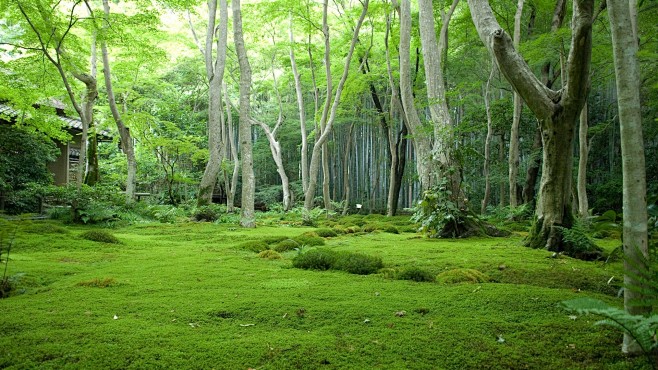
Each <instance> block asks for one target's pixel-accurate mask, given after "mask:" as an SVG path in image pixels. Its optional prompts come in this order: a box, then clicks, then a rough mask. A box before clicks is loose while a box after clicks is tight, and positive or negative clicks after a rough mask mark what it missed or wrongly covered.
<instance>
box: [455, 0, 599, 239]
mask: <svg viewBox="0 0 658 370" xmlns="http://www.w3.org/2000/svg"><path fill="white" fill-rule="evenodd" d="M468 4H469V7H470V9H471V16H472V17H473V22H474V23H475V26H476V29H477V30H478V34H479V35H480V38H481V39H482V41H483V42H484V44H485V46H486V47H487V48H488V49H489V51H490V52H491V54H492V55H493V56H494V58H495V59H496V61H497V63H498V67H499V69H500V71H501V72H502V73H503V75H504V76H505V77H506V78H507V80H508V81H509V82H510V83H511V85H512V86H513V87H514V89H515V90H516V91H517V92H518V93H519V95H521V97H522V98H523V100H524V101H525V102H526V104H527V105H528V107H529V108H530V110H532V112H533V113H534V114H535V116H537V118H538V119H539V121H540V128H541V130H542V141H543V144H544V149H543V152H542V158H543V167H542V181H541V184H540V191H539V192H540V194H539V203H538V206H537V210H536V216H537V220H536V223H535V225H534V226H533V228H532V231H531V234H530V235H529V237H528V240H527V245H528V246H530V247H534V248H547V249H549V250H553V251H562V250H564V249H565V248H566V247H567V245H566V243H565V240H564V238H563V237H562V232H561V229H560V228H561V227H564V228H571V227H572V225H573V213H572V211H571V174H572V162H571V161H572V158H573V147H572V143H573V138H574V132H575V126H576V125H575V122H576V119H577V118H578V115H579V114H580V110H581V109H582V107H583V105H584V103H585V100H586V97H587V87H588V83H589V66H590V59H591V50H592V17H593V10H594V1H593V0H575V1H574V4H573V19H572V40H571V47H570V50H569V57H568V60H567V63H566V76H567V81H566V83H565V84H564V87H563V89H561V90H559V91H554V90H551V89H549V88H548V87H546V86H545V85H544V84H543V83H542V82H541V81H540V80H539V79H538V78H537V77H536V76H535V75H534V74H533V73H532V70H531V69H530V68H529V67H528V65H527V64H526V62H525V60H524V59H523V57H522V56H521V55H520V54H519V53H518V52H517V51H516V50H515V49H514V47H513V44H512V40H511V39H510V37H509V35H507V33H505V31H504V30H503V29H502V28H501V27H500V25H498V22H497V21H496V18H495V17H494V15H493V12H492V10H491V7H490V6H489V3H488V2H487V1H486V0H469V1H468ZM567 252H573V251H567Z"/></svg>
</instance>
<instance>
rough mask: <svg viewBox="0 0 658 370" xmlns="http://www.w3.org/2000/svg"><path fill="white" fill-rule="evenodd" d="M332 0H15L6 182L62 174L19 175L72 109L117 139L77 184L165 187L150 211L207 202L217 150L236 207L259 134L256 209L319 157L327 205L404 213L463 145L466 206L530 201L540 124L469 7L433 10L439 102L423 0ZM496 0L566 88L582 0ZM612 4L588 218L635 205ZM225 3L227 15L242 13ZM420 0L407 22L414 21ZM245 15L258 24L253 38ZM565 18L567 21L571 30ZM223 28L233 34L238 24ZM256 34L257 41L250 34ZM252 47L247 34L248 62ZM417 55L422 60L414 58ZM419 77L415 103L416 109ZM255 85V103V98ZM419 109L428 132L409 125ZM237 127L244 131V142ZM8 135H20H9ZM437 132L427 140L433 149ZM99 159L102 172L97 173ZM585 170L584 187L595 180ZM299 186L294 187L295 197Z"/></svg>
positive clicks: (586, 122) (600, 75) (6, 93)
mask: <svg viewBox="0 0 658 370" xmlns="http://www.w3.org/2000/svg"><path fill="white" fill-rule="evenodd" d="M419 3H422V1H421V2H419ZM325 4H326V5H325ZM325 4H323V3H320V2H317V1H295V2H291V1H276V0H272V1H244V3H243V4H241V5H240V4H239V2H237V4H236V2H235V1H234V2H233V4H226V3H225V2H222V1H220V4H219V5H218V4H217V1H208V3H207V4H206V3H204V2H201V1H192V0H188V1H185V0H166V1H165V0H160V1H110V2H108V1H107V0H104V1H103V2H101V1H48V0H32V1H8V0H2V1H0V13H1V14H2V17H1V20H0V72H1V73H0V80H1V83H0V100H1V101H3V102H4V103H6V104H8V105H10V106H12V107H14V108H15V109H17V110H20V111H21V112H24V116H23V117H24V119H23V120H21V122H20V124H19V125H18V126H20V130H22V131H21V132H23V133H21V134H20V135H24V137H23V136H21V137H18V136H15V135H18V134H11V135H14V136H11V135H10V133H8V131H7V130H9V129H7V128H4V127H3V128H2V129H3V134H2V135H3V140H2V141H3V144H2V145H3V149H2V152H1V153H0V154H2V158H0V160H2V161H3V163H2V165H0V167H1V168H2V171H0V175H1V176H2V179H1V180H2V192H3V193H4V195H5V196H7V197H10V196H11V194H15V193H17V192H20V191H23V190H25V189H26V188H29V184H30V183H34V182H36V183H38V182H42V183H47V181H48V180H47V177H48V175H47V174H46V173H44V171H42V172H39V173H38V174H35V173H31V174H28V175H23V174H22V172H24V170H25V168H26V167H30V171H32V172H38V171H36V169H34V168H32V166H31V165H27V164H28V163H32V164H35V167H38V166H40V164H39V165H36V164H37V163H40V162H44V163H45V162H46V160H47V159H48V158H49V157H50V156H52V152H50V151H49V150H47V149H40V150H36V149H34V150H33V149H30V150H21V148H27V147H28V146H27V145H28V144H27V142H28V141H30V142H32V141H33V142H34V143H35V144H29V145H36V146H38V145H37V144H38V143H46V144H44V145H46V146H48V145H49V146H52V145H53V144H52V143H48V142H51V141H52V140H68V138H67V137H66V136H65V134H63V131H62V130H61V127H60V122H59V121H57V120H53V119H52V117H51V116H52V115H53V104H52V102H53V101H57V102H62V103H64V104H65V105H66V106H67V112H68V115H70V116H72V117H79V118H81V120H82V121H83V123H84V124H86V125H87V126H88V133H87V132H85V133H84V135H88V137H89V138H92V139H93V137H94V136H95V135H94V133H96V132H98V131H100V130H109V131H110V132H113V136H114V142H113V143H100V144H98V145H97V147H96V145H95V140H89V142H90V146H89V148H88V149H87V150H86V153H85V155H86V156H87V157H88V159H87V161H88V162H89V163H90V164H89V166H88V167H86V170H87V171H86V172H87V173H85V175H84V176H81V177H80V178H81V179H82V178H85V179H86V181H87V182H88V183H90V184H94V183H97V184H101V185H108V186H113V187H117V188H121V189H123V190H124V191H125V190H128V191H129V192H138V193H150V194H151V197H150V199H149V201H151V202H162V203H170V204H180V203H185V202H195V201H197V197H199V195H200V194H199V189H200V188H199V186H200V183H201V182H202V178H203V177H204V173H206V172H208V169H207V167H211V166H208V163H209V161H212V160H213V150H215V151H216V153H215V154H214V156H215V158H216V159H217V158H218V159H219V160H218V161H216V162H212V163H213V166H214V167H216V168H217V171H218V172H217V173H216V179H217V181H216V184H215V185H214V190H213V192H212V193H213V194H214V197H213V199H214V201H215V202H220V203H227V202H228V203H229V209H231V208H232V203H233V202H235V205H238V206H239V205H242V200H241V197H242V195H241V192H240V191H238V190H239V189H240V188H241V187H242V182H243V181H244V180H243V178H242V177H241V176H238V175H240V174H241V173H242V171H243V163H242V161H241V158H243V156H245V152H244V151H243V150H244V149H245V148H244V147H245V146H246V144H245V143H246V142H247V141H249V142H250V143H253V148H252V150H251V153H252V155H253V158H252V162H253V172H254V176H253V178H254V181H255V182H254V186H255V200H254V203H255V204H256V208H259V207H260V208H265V207H267V208H269V209H291V208H292V207H294V206H295V205H300V204H301V203H302V202H303V201H304V200H305V199H308V187H309V181H311V178H312V177H313V176H314V174H313V173H312V171H311V173H310V174H309V168H310V167H312V162H313V161H317V163H319V165H318V168H317V175H315V176H316V177H315V179H313V181H312V182H311V186H312V187H313V188H314V190H313V191H314V192H315V193H313V194H312V200H311V201H312V205H313V206H319V207H322V208H325V209H333V210H336V211H337V212H342V211H345V212H356V211H357V209H356V205H357V204H361V205H362V207H363V211H362V212H366V211H367V212H380V213H386V212H388V213H389V214H394V213H396V212H400V211H402V210H404V209H408V208H412V207H414V206H415V204H416V202H417V201H418V200H419V199H420V197H421V194H422V190H424V187H423V185H422V182H421V181H420V180H421V178H422V176H423V174H422V173H419V168H420V167H423V166H425V167H431V166H434V165H435V164H436V166H437V168H441V165H442V163H441V159H440V158H439V157H440V154H441V153H440V152H441V149H440V148H441V147H443V148H445V147H447V148H449V152H450V157H451V160H452V161H453V162H451V167H450V169H449V170H445V169H444V172H445V173H452V174H453V176H457V177H458V178H459V180H460V191H461V192H462V194H463V198H464V202H465V205H466V206H468V207H470V208H471V209H473V210H475V211H477V212H478V213H479V212H483V213H487V212H489V213H490V212H501V210H504V209H507V210H509V209H510V208H509V207H510V206H511V207H512V208H513V209H515V208H516V207H518V206H521V205H523V204H529V205H530V207H529V208H532V206H533V205H534V201H535V199H536V194H537V188H538V186H539V180H538V179H539V178H540V177H541V176H542V174H541V166H540V162H541V158H542V156H541V145H542V142H541V136H540V135H539V131H538V120H537V119H536V118H535V115H533V113H532V112H531V111H530V110H529V109H528V108H527V107H526V106H525V104H524V105H523V107H522V109H520V110H519V112H520V118H519V121H518V122H519V123H518V128H514V127H513V126H515V125H513V122H514V121H515V118H514V115H515V104H514V90H513V88H512V87H511V85H510V84H509V83H508V82H507V80H506V79H505V77H504V76H503V75H502V74H501V73H500V71H499V70H498V68H497V67H496V64H495V63H492V59H491V57H490V55H489V53H488V52H487V49H486V48H485V46H484V45H483V43H482V41H481V39H480V38H479V36H478V32H477V31H476V29H475V27H474V25H473V21H472V19H471V14H470V10H469V6H468V4H467V3H466V1H461V2H460V1H459V0H455V1H454V2H452V3H450V2H445V1H439V2H433V8H432V9H431V11H432V14H431V19H433V20H434V23H433V24H432V26H433V27H432V31H433V33H434V36H435V42H436V43H437V44H438V46H439V48H438V54H436V55H437V56H438V68H439V69H438V74H440V79H439V80H438V85H439V87H438V89H439V92H440V93H439V94H438V95H437V94H436V92H433V91H431V90H432V89H433V88H434V87H432V86H431V85H432V84H431V83H430V82H429V80H428V77H429V79H431V80H433V79H434V78H435V77H436V76H437V73H436V71H437V70H433V71H428V66H429V64H428V59H429V57H428V56H426V51H427V52H428V53H429V51H428V50H427V49H428V48H427V47H425V48H423V43H422V42H421V41H422V40H421V38H422V34H423V32H422V31H421V27H420V26H421V24H422V21H421V19H423V17H422V11H421V12H420V13H421V14H419V10H420V7H419V4H417V3H416V2H415V1H412V2H409V1H403V2H402V4H401V5H402V6H400V4H397V1H395V0H393V1H385V0H383V1H375V0H373V1H370V2H367V1H355V0H335V1H331V2H327V3H325ZM236 5H237V6H236ZM323 5H325V6H326V7H323ZM490 5H491V7H492V9H493V11H494V14H495V16H496V18H497V19H498V22H499V23H500V25H501V26H502V27H503V28H504V29H505V30H506V31H507V32H508V33H509V34H510V35H512V34H515V29H514V28H515V15H517V19H518V22H517V23H518V26H517V28H518V29H517V30H516V33H517V34H518V35H519V40H518V41H519V42H518V50H519V51H520V52H521V54H522V55H523V57H524V59H525V61H526V62H527V64H528V66H529V67H530V68H531V69H532V70H533V71H534V72H535V74H536V75H537V76H541V78H542V80H543V81H544V82H545V83H546V85H547V86H550V87H551V88H553V89H554V90H559V89H560V88H561V86H562V85H563V84H564V82H565V81H564V80H565V78H566V77H565V71H564V66H565V63H566V58H567V56H568V54H569V48H570V39H571V32H572V30H571V26H572V21H571V12H572V7H571V4H568V3H567V2H565V1H562V0H558V1H557V2H556V1H553V0H548V1H545V0H528V1H526V2H525V4H524V2H523V1H521V2H516V1H508V0H502V1H501V0H492V1H490ZM604 5H605V4H599V3H597V4H596V9H595V18H594V22H593V24H592V59H591V67H590V72H589V80H590V85H589V89H588V90H589V93H588V97H587V103H586V112H584V113H583V116H581V120H580V127H574V130H575V133H576V140H574V142H573V145H572V147H573V153H574V157H573V192H572V193H573V194H572V195H573V200H574V202H573V204H574V211H575V213H578V209H579V207H580V209H581V210H582V207H583V206H584V207H585V209H586V210H589V212H590V213H594V214H602V213H604V212H606V211H608V210H615V211H617V212H621V210H622V203H621V202H622V198H621V193H622V172H621V171H622V167H621V152H620V129H619V122H618V113H617V101H616V98H617V96H616V89H615V74H614V65H613V57H612V44H611V34H610V26H609V22H608V19H607V17H608V14H607V12H606V10H605V7H604ZM222 6H225V7H226V6H228V7H227V9H228V11H226V13H222V12H221V9H222ZM236 8H237V11H238V12H236ZM401 8H402V10H401ZM404 8H407V9H408V10H409V14H410V17H411V18H410V19H411V23H410V28H407V27H406V26H404V25H401V14H402V15H404ZM657 9H658V4H657V3H656V2H655V1H642V2H640V4H639V6H638V17H637V19H638V24H637V31H638V37H639V41H640V42H639V46H640V52H639V54H638V57H639V61H640V66H641V98H642V112H641V113H642V119H643V128H644V143H637V145H644V147H645V154H646V163H647V165H646V171H647V184H648V193H649V194H656V193H658V168H657V164H658V158H656V156H657V155H658V150H656V149H657V148H656V147H657V146H658V124H657V123H656V117H657V116H658V113H657V110H658V105H657V104H656V102H657V101H658V97H657V94H658V80H657V78H658V40H656V38H657V37H658V12H657V11H656V10H657ZM517 10H518V11H517ZM240 11H241V15H240V13H239V12H240ZM215 13H217V15H216V14H215ZM236 14H238V15H239V16H240V17H241V20H242V22H241V32H240V33H241V34H240V35H238V33H237V31H235V28H234V22H235V19H236V18H235V17H236ZM323 16H324V17H323ZM556 17H557V18H560V19H561V21H560V22H558V23H556V21H555V20H556ZM425 19H427V17H425ZM224 27H226V28H227V29H228V31H226V30H224V32H222V29H223V28H224ZM355 30H356V31H358V34H355ZM222 34H223V35H224V36H222ZM407 35H408V36H409V37H410V38H409V45H408V48H409V49H408V50H409V52H408V54H406V53H405V52H404V51H405V50H406V49H405V47H404V44H403V43H404V39H406V36H407ZM240 38H243V43H239V42H236V41H238V40H239V39H240ZM236 45H243V47H244V50H245V51H246V54H245V55H244V56H245V57H247V59H244V60H248V62H247V64H244V63H242V61H243V58H242V56H243V55H242V53H241V52H240V50H241V49H240V47H237V46H236ZM426 45H427V44H426ZM223 49H225V57H224V58H222V55H224V54H223ZM405 55H406V57H407V59H408V62H409V63H408V64H403V65H402V66H401V63H405V62H404V61H403V59H405V58H401V56H405ZM436 64H437V63H435V65H436ZM246 65H248V66H249V68H250V73H246V70H245V69H244V67H245V66H246ZM219 68H221V71H222V73H221V74H223V76H221V74H220V73H219ZM104 73H106V74H107V75H104ZM247 75H248V77H250V79H249V80H248V81H247V80H245V78H246V77H247ZM407 79H408V82H409V88H410V90H409V91H410V92H411V94H412V95H411V101H412V103H413V106H412V107H409V106H408V104H406V102H403V100H404V99H405V98H406V97H405V91H404V90H405V86H404V85H405V84H406V82H407V81H406V80H407ZM108 81H111V85H108ZM245 84H246V86H247V87H248V88H247V92H246V93H247V94H250V96H248V99H246V100H247V102H246V103H247V104H246V105H245V95H244V94H245V91H244V89H243V90H241V89H240V87H241V85H242V86H244V85H245ZM213 86H214V87H213ZM108 87H111V89H108ZM94 91H95V93H94ZM441 91H442V92H441ZM90 92H91V93H90ZM108 92H109V93H108ZM406 95H408V94H406ZM334 103H336V104H334ZM435 105H437V106H438V105H440V106H442V107H445V108H447V109H445V110H444V111H443V112H444V114H446V115H447V117H445V120H444V122H443V123H442V124H441V125H438V124H436V122H435V120H434V118H433V112H432V109H433V107H434V106H435ZM410 109H413V110H415V111H416V112H417V118H418V121H419V122H418V123H419V124H417V125H415V124H414V123H413V122H411V123H410V122H408V120H409V118H408V117H409V110H410ZM212 120H216V121H217V122H218V126H217V127H218V129H217V130H216V131H215V132H216V134H212V132H213V131H212V130H213V129H212V128H209V122H210V121H212ZM119 123H120V124H119ZM241 124H242V125H243V126H246V127H247V128H246V130H248V131H247V132H248V134H247V135H248V136H249V138H248V140H247V139H244V138H240V132H241V127H240V125H241ZM414 125H415V126H414ZM242 128H243V129H244V127H242ZM122 130H123V131H122ZM209 130H210V131H211V135H210V136H211V137H210V140H209ZM515 130H517V131H515ZM579 130H580V135H579V134H578V132H579ZM5 132H6V133H5ZM243 132H244V131H243ZM126 135H127V136H126ZM213 135H215V136H214V139H213ZM10 136H11V137H16V140H8V139H6V138H9V137H10ZM85 140H86V138H85ZM212 140H215V141H212ZM422 141H428V142H429V144H428V145H429V146H430V147H431V148H430V150H429V151H427V150H425V151H423V152H422V153H419V147H420V143H422ZM128 142H129V143H130V144H132V145H129V146H126V144H127V143H128ZM243 144H244V145H243ZM317 144H320V145H317ZM39 145H40V144H39ZM314 146H317V150H314ZM131 151H132V152H133V153H134V165H133V167H135V171H136V177H135V178H136V181H135V187H134V189H129V188H128V189H127V185H126V184H127V183H128V184H129V183H130V178H129V176H130V171H129V168H130V167H131V159H130V156H126V155H125V154H126V153H130V152H131ZM7 153H14V155H19V154H20V155H24V156H25V157H11V156H9V155H7ZM428 154H429V157H430V158H427V157H428ZM316 156H317V157H318V158H312V157H316ZM96 157H97V159H96ZM17 158H18V159H17ZM83 158H84V157H83ZM418 163H420V164H421V165H420V167H419V166H417V164H418ZM432 163H435V164H432ZM17 164H18V165H17ZM19 167H20V168H19ZM96 167H97V169H98V174H99V176H98V177H96V176H90V175H89V172H93V171H95V168H96ZM19 173H21V175H19ZM579 173H581V174H582V176H584V177H583V179H585V182H584V185H585V186H584V187H581V188H579V187H578V186H577V184H578V183H579V181H578V174H579ZM234 175H235V176H234ZM19 176H24V177H20V178H17V177H19ZM284 176H285V178H286V179H285V180H283V179H284ZM127 181H128V182H127ZM284 181H289V184H290V185H289V189H290V202H289V204H288V203H286V199H285V198H286V194H285V191H284V190H285V189H284V187H285V186H282V184H283V183H284ZM437 181H438V180H437ZM434 182H436V181H434ZM392 185H394V186H392ZM434 185H436V183H435V184H434ZM128 186H130V185H128ZM396 186H397V187H398V189H396ZM583 192H586V197H585V198H583V197H582V196H583V194H582V193H583ZM392 193H394V196H393V199H392V200H391V194H392ZM579 194H580V198H579ZM579 199H580V200H579ZM583 199H585V200H587V203H584V204H583V202H584V200H583ZM18 208H20V207H18ZM581 212H582V211H581Z"/></svg>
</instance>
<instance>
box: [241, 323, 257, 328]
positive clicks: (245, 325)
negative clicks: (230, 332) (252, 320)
mask: <svg viewBox="0 0 658 370" xmlns="http://www.w3.org/2000/svg"><path fill="white" fill-rule="evenodd" d="M255 325H256V324H240V326H242V327H243V328H246V327H247V326H255Z"/></svg>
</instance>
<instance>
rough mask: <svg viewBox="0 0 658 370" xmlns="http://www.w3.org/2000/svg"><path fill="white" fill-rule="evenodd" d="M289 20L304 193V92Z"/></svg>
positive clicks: (305, 159) (305, 174)
mask: <svg viewBox="0 0 658 370" xmlns="http://www.w3.org/2000/svg"><path fill="white" fill-rule="evenodd" d="M289 18H290V66H291V68H292V75H293V77H294V78H295V95H296V97H297V109H298V110H299V130H300V132H301V135H302V142H301V147H300V152H301V160H300V163H299V166H300V167H301V169H300V172H301V177H302V191H304V192H306V189H307V188H308V134H307V132H306V110H305V109H304V90H303V89H302V79H301V76H300V75H299V71H298V70H297V61H296V59H295V50H294V48H295V38H294V36H293V28H292V13H291V14H290V16H289Z"/></svg>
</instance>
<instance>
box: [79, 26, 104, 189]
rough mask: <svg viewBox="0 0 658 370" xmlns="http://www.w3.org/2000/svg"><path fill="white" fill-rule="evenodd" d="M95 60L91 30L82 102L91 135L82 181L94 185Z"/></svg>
mask: <svg viewBox="0 0 658 370" xmlns="http://www.w3.org/2000/svg"><path fill="white" fill-rule="evenodd" d="M96 61H97V52H96V32H95V31H94V32H92V37H91V58H90V60H89V65H90V74H89V75H90V76H91V78H92V80H93V82H92V83H90V84H86V87H87V93H86V94H85V96H86V99H85V102H84V111H85V112H86V116H87V117H86V120H87V122H88V127H89V131H90V132H91V136H90V137H89V145H88V146H87V163H88V166H87V174H86V175H85V178H84V183H85V184H87V185H89V186H94V185H96V183H98V181H99V180H100V170H99V168H98V136H97V133H96V130H95V129H94V126H95V125H94V104H95V103H96V98H97V97H98V84H97V78H96V75H97V69H96ZM83 82H84V81H83ZM90 90H93V92H92V93H90ZM83 136H84V132H83Z"/></svg>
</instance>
